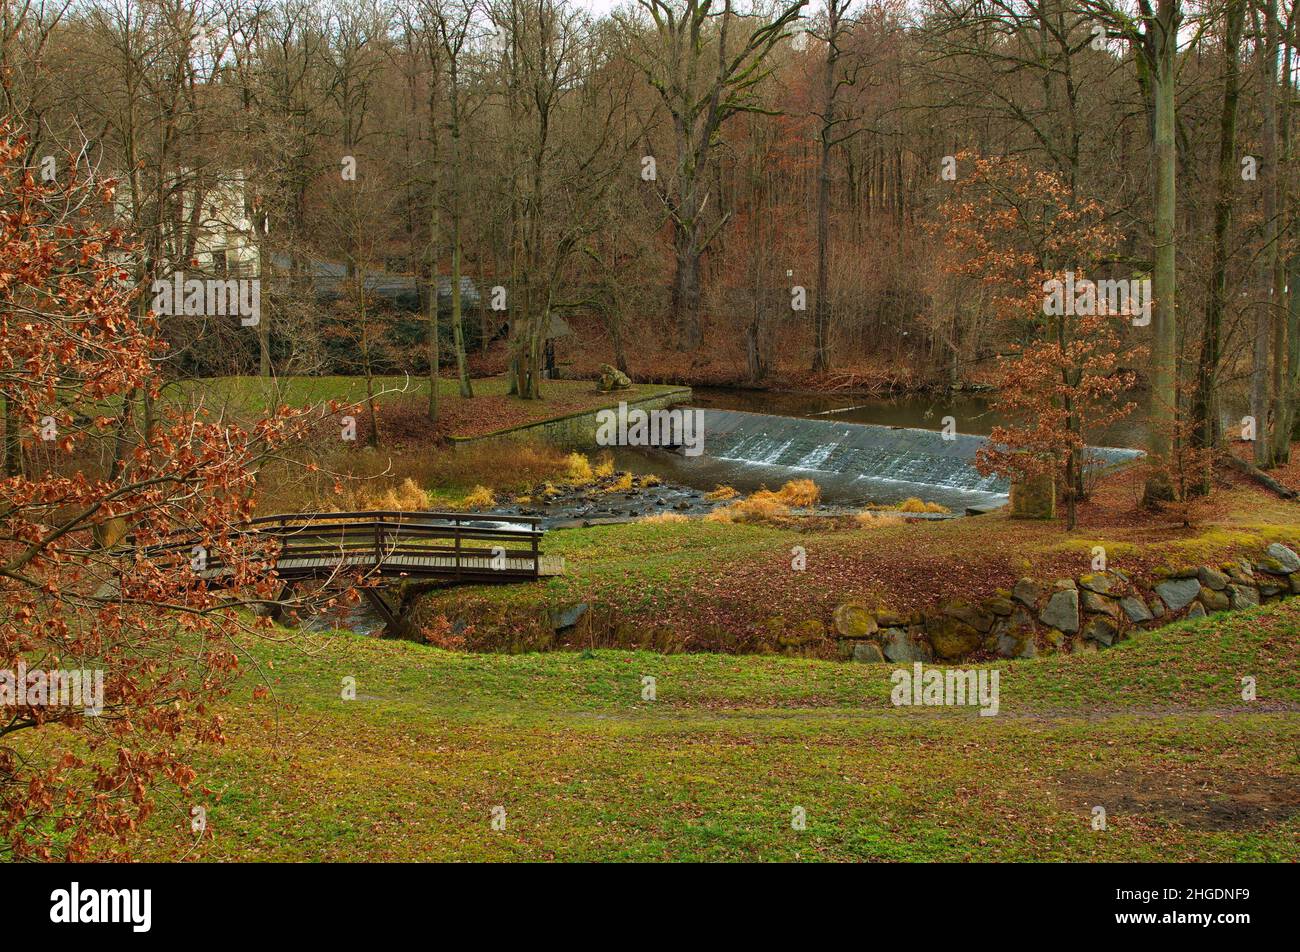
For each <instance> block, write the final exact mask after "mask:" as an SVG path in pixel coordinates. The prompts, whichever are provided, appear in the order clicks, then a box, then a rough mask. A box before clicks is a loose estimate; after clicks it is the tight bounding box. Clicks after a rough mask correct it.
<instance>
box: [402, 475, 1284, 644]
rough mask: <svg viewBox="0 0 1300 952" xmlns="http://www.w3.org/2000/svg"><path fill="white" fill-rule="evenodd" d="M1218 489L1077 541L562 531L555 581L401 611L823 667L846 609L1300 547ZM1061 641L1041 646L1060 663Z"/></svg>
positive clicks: (1123, 496)
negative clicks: (1101, 564)
mask: <svg viewBox="0 0 1300 952" xmlns="http://www.w3.org/2000/svg"><path fill="white" fill-rule="evenodd" d="M1224 478H1225V479H1228V480H1231V481H1232V484H1231V485H1229V486H1225V487H1224V488H1222V489H1220V490H1219V492H1217V493H1216V495H1215V497H1214V508H1213V510H1212V511H1208V510H1207V511H1204V512H1202V513H1199V514H1198V515H1197V518H1196V520H1195V521H1194V524H1193V525H1191V526H1187V525H1184V519H1183V518H1182V515H1181V513H1179V512H1174V511H1170V512H1167V513H1164V514H1161V513H1152V512H1149V511H1146V510H1143V509H1141V508H1140V506H1139V498H1140V494H1141V487H1140V474H1139V473H1137V472H1136V471H1131V472H1127V473H1120V474H1117V475H1115V476H1113V477H1112V478H1110V479H1109V480H1107V481H1106V482H1105V483H1104V484H1103V485H1102V486H1101V487H1100V488H1099V489H1098V491H1097V492H1096V493H1095V494H1094V496H1093V497H1092V498H1091V499H1090V500H1088V501H1087V502H1086V503H1084V504H1082V505H1081V506H1080V511H1079V525H1078V528H1076V529H1075V530H1074V531H1073V532H1067V531H1065V529H1064V528H1063V527H1062V526H1061V525H1060V524H1059V523H1057V522H1040V521H1023V520H1014V519H1011V518H1010V517H1009V516H1008V514H1007V513H1005V512H997V513H991V514H987V515H982V516H977V517H973V518H965V519H950V520H943V521H937V522H931V521H926V522H921V521H912V520H907V521H900V519H899V518H898V517H897V516H895V517H894V518H880V519H872V518H870V517H868V518H865V519H863V520H856V519H850V520H845V519H824V518H816V517H804V518H784V519H776V520H759V521H740V522H731V523H728V522H721V521H711V520H709V519H684V520H673V521H658V520H655V521H647V522H638V523H632V524H628V525H609V526H593V527H591V528H586V529H573V530H558V531H553V532H549V533H548V534H547V536H546V538H545V540H544V543H543V549H544V551H545V552H546V553H547V554H548V555H554V556H559V557H562V558H563V559H564V561H565V566H566V574H565V575H564V576H563V577H561V578H555V579H549V580H546V581H545V582H542V583H539V584H536V585H528V586H497V587H491V586H489V587H477V588H469V587H467V588H458V589H456V590H454V591H444V592H429V593H425V594H420V595H418V596H413V597H412V599H411V602H410V604H411V605H413V606H414V608H415V615H414V619H415V620H416V621H417V623H420V624H425V625H428V626H431V627H432V628H433V629H434V630H437V631H439V632H447V631H450V632H452V634H453V637H454V638H456V639H459V641H458V643H460V644H461V645H463V646H464V647H466V648H470V649H476V650H496V651H530V650H547V649H557V648H559V649H565V648H567V649H570V650H577V649H582V648H593V647H596V648H599V647H624V648H630V647H646V648H653V649H656V650H661V651H720V652H731V653H789V654H800V655H805V656H813V657H824V658H832V657H838V656H839V653H840V651H841V649H842V645H840V644H839V643H838V639H837V637H836V629H835V615H836V610H837V609H838V608H839V607H840V606H841V605H845V604H856V605H861V606H865V608H866V609H867V610H869V611H873V612H875V611H882V612H888V613H893V614H897V615H900V616H904V617H906V616H909V615H912V614H913V613H917V612H925V611H931V610H934V609H935V608H936V607H937V606H939V605H940V604H942V603H944V602H946V601H949V600H962V601H964V602H968V603H978V602H981V601H983V600H985V599H989V598H995V597H1000V598H1009V597H1010V595H1011V592H1012V589H1013V588H1014V587H1015V585H1016V583H1017V582H1018V581H1019V580H1020V579H1022V578H1025V577H1031V578H1034V579H1036V580H1038V581H1039V582H1040V583H1043V584H1045V585H1046V586H1047V587H1048V588H1049V589H1050V587H1051V585H1052V583H1053V581H1054V580H1058V579H1073V578H1077V577H1079V576H1080V575H1083V574H1085V573H1088V572H1091V571H1093V570H1094V569H1095V567H1096V565H1095V560H1096V558H1097V554H1098V550H1099V549H1100V550H1101V551H1102V552H1104V555H1105V558H1106V562H1107V568H1108V569H1110V570H1112V571H1114V570H1118V571H1120V572H1123V573H1124V575H1125V576H1126V577H1127V579H1128V580H1129V583H1130V584H1131V585H1132V586H1134V587H1135V589H1140V590H1143V591H1150V590H1151V589H1153V588H1154V586H1155V585H1156V584H1157V583H1158V582H1160V581H1161V580H1162V579H1163V578H1164V577H1166V576H1168V575H1170V574H1171V573H1178V572H1180V571H1181V570H1182V569H1184V568H1187V567H1189V566H1196V565H1205V564H1211V565H1218V564H1221V563H1224V562H1228V561H1231V560H1239V559H1241V558H1248V559H1258V558H1259V557H1260V555H1261V553H1262V552H1263V551H1264V549H1265V548H1266V547H1267V546H1268V545H1269V544H1270V543H1273V542H1284V543H1287V542H1290V543H1294V542H1295V541H1296V540H1297V539H1300V507H1297V506H1296V504H1295V503H1293V502H1289V501H1286V500H1280V499H1278V498H1276V497H1274V496H1272V495H1271V494H1269V493H1267V492H1266V491H1263V490H1260V489H1258V488H1256V487H1255V486H1254V485H1252V484H1249V483H1248V482H1246V481H1245V480H1243V479H1234V478H1233V477H1230V476H1227V475H1225V477H1224ZM1179 607H1180V610H1181V609H1185V608H1186V607H1187V605H1186V604H1184V605H1180V606H1179ZM904 624H906V623H904ZM1068 641H1069V643H1068V644H1066V645H1064V646H1053V645H1050V644H1048V643H1044V644H1042V645H1040V646H1039V647H1040V648H1041V650H1042V652H1043V653H1049V652H1050V651H1052V650H1066V651H1069V650H1072V648H1073V639H1069V640H1068ZM976 656H977V657H978V654H977V655H976Z"/></svg>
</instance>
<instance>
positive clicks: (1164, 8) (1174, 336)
mask: <svg viewBox="0 0 1300 952" xmlns="http://www.w3.org/2000/svg"><path fill="white" fill-rule="evenodd" d="M1178 7H1179V4H1178V0H1159V7H1158V14H1157V18H1158V21H1159V22H1158V25H1157V29H1156V30H1155V31H1154V33H1153V38H1154V46H1155V49H1154V58H1155V68H1154V69H1153V70H1152V76H1151V81H1152V84H1153V87H1154V88H1153V99H1154V127H1155V128H1154V133H1155V143H1154V144H1155V214H1154V225H1155V228H1154V232H1155V234H1154V238H1155V256H1154V257H1155V269H1154V274H1153V275H1152V295H1153V297H1154V298H1155V301H1154V304H1153V312H1154V313H1153V315H1152V319H1151V331H1152V340H1151V415H1150V435H1149V437H1148V445H1147V449H1148V451H1149V452H1150V455H1151V457H1152V459H1153V461H1154V462H1155V463H1156V464H1157V468H1155V469H1153V471H1152V475H1151V476H1150V477H1149V478H1148V479H1147V484H1146V491H1145V497H1146V500H1147V501H1148V502H1153V501H1156V500H1168V499H1172V498H1173V485H1172V483H1171V481H1170V478H1169V472H1168V468H1169V467H1170V466H1171V465H1172V463H1173V458H1172V456H1173V452H1172V451H1173V447H1174V437H1175V429H1176V427H1177V421H1178V394H1177V389H1176V386H1177V376H1176V365H1175V362H1176V359H1177V340H1178V321H1177V309H1176V305H1175V301H1176V298H1175V291H1176V272H1175V270H1174V268H1175V257H1174V226H1175V215H1176V212H1177V201H1176V199H1177V184H1176V179H1175V176H1176V174H1177V163H1178V150H1177V144H1176V139H1175V132H1176V129H1175V109H1176V104H1177V99H1176V97H1175V92H1176V89H1175V87H1176V80H1177V74H1178V24H1179V21H1180V19H1181V18H1180V17H1179V9H1178Z"/></svg>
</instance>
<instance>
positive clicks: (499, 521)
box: [165, 510, 564, 633]
mask: <svg viewBox="0 0 1300 952" xmlns="http://www.w3.org/2000/svg"><path fill="white" fill-rule="evenodd" d="M539 522H540V520H539V519H537V518H535V517H523V516H509V517H493V516H483V515H473V514H466V513H463V512H460V513H456V512H399V511H392V510H371V511H366V512H305V513H291V514H285V515H277V516H263V517H261V518H258V519H253V520H252V521H250V522H248V523H245V524H243V525H241V526H239V527H238V528H237V530H236V532H235V535H236V536H240V537H243V538H244V539H245V540H248V541H252V542H262V541H270V542H271V543H272V545H271V546H270V550H271V553H272V554H271V558H270V560H269V564H268V566H267V570H268V572H269V571H274V572H275V574H276V576H277V577H278V578H279V580H280V581H281V582H283V583H284V589H283V592H282V594H281V596H280V597H279V598H278V599H277V601H279V600H281V599H283V598H284V597H285V596H286V595H287V594H288V592H289V590H290V589H291V588H292V587H293V586H294V585H295V584H296V583H299V582H304V581H312V580H315V581H329V580H332V579H335V578H346V579H349V580H355V579H358V578H359V579H360V580H361V583H362V584H361V586H360V590H361V592H362V593H363V594H364V595H365V596H366V597H367V599H369V601H370V603H371V604H372V605H373V606H374V608H375V610H376V611H378V612H379V614H380V615H381V616H382V617H383V618H384V620H385V621H386V622H387V623H388V627H389V631H390V632H392V633H405V628H406V626H405V624H404V623H403V621H402V618H401V613H400V611H399V610H395V609H394V608H392V607H390V606H389V605H388V603H387V602H386V601H385V600H384V598H383V596H382V595H381V594H380V591H379V588H380V585H382V582H379V583H373V582H372V581H371V580H376V579H378V580H400V579H428V580H434V581H446V582H448V583H451V584H455V583H464V584H473V585H482V584H498V583H508V582H530V581H536V580H537V579H540V578H543V577H546V576H551V575H560V574H563V572H564V560H563V559H562V558H558V559H556V558H551V559H548V558H547V557H546V556H544V555H543V554H542V552H541V540H542V536H543V535H544V534H545V530H543V529H541V528H539V526H538V523H539ZM194 547H195V544H194V543H192V542H191V543H180V544H171V545H168V546H166V547H165V550H166V551H168V552H171V553H173V554H174V555H176V556H178V557H183V558H187V559H188V558H191V550H192V549H193V548H194ZM201 565H202V567H201V568H199V569H198V572H197V574H198V575H199V577H201V578H204V579H209V580H215V581H219V580H220V579H221V578H222V577H223V576H225V575H229V574H231V572H230V569H229V567H227V566H226V565H223V564H222V562H221V559H220V557H219V556H218V555H217V554H216V553H212V554H211V555H210V556H209V555H206V554H205V556H204V558H203V561H202V563H201Z"/></svg>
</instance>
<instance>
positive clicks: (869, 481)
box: [704, 410, 1141, 509]
mask: <svg viewBox="0 0 1300 952" xmlns="http://www.w3.org/2000/svg"><path fill="white" fill-rule="evenodd" d="M987 443H988V438H987V437H983V436H973V435H965V434H961V433H957V434H954V435H953V437H951V438H949V439H945V438H944V436H943V434H942V433H941V432H939V431H937V430H923V429H910V428H904V427H890V426H876V425H872V424H865V423H840V422H836V421H834V420H810V419H804V418H799V417H782V416H770V415H767V414H761V413H746V412H743V411H739V410H705V411H704V458H705V459H706V460H711V461H716V463H717V464H724V465H726V466H728V467H730V468H732V469H733V470H735V471H736V472H737V474H739V473H741V472H742V471H749V472H748V475H749V480H748V481H752V480H753V479H763V480H764V481H766V482H767V483H768V484H769V485H771V486H773V487H774V486H775V485H777V484H778V483H779V482H781V481H783V480H785V479H797V478H811V479H814V480H816V481H817V483H818V485H820V486H822V487H823V489H824V490H825V491H826V493H827V496H828V497H829V498H834V497H841V498H844V499H846V500H862V501H871V502H879V503H885V504H888V503H893V502H898V501H900V500H902V499H906V498H907V497H909V496H922V497H925V498H926V500H927V501H933V502H939V503H943V504H944V505H946V506H949V508H953V509H957V508H958V507H962V506H973V505H997V504H1000V503H1005V502H1006V499H1007V493H1008V491H1009V488H1010V487H1009V486H1008V485H1007V482H1006V480H1003V479H999V478H998V477H996V476H982V475H980V473H979V472H978V471H977V470H976V469H975V454H976V452H977V451H978V450H979V449H980V448H981V447H983V446H985V445H986V444H987ZM1140 455H1141V453H1140V452H1139V451H1138V450H1131V449H1117V448H1112V447H1095V448H1092V449H1090V450H1089V465H1093V466H1096V465H1112V464H1116V463H1123V462H1126V461H1128V460H1132V459H1136V458H1137V457H1138V456H1140ZM742 481H744V480H742Z"/></svg>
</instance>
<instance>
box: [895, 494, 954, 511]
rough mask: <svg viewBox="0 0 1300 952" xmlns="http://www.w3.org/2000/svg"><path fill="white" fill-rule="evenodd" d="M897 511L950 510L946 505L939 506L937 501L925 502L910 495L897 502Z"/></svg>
mask: <svg viewBox="0 0 1300 952" xmlns="http://www.w3.org/2000/svg"><path fill="white" fill-rule="evenodd" d="M898 511H899V512H938V513H947V512H951V511H952V510H951V509H949V508H948V507H947V506H941V505H940V504H939V503H937V502H925V501H923V500H920V499H917V498H916V497H915V496H912V497H911V498H910V499H904V500H903V501H902V502H900V503H899V504H898Z"/></svg>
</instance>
